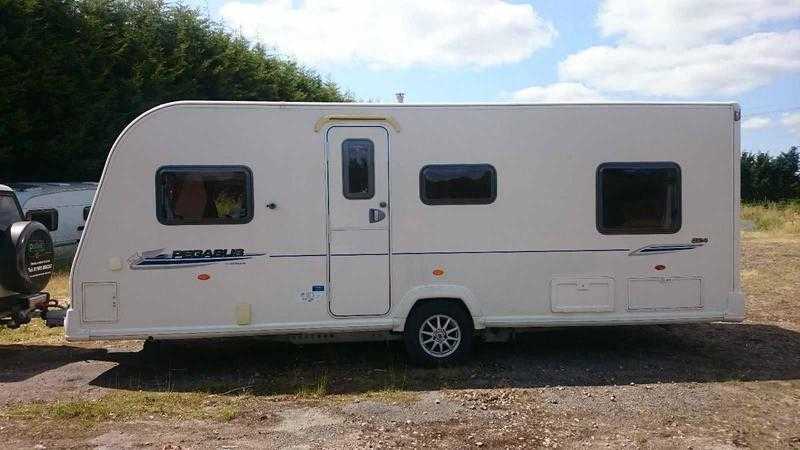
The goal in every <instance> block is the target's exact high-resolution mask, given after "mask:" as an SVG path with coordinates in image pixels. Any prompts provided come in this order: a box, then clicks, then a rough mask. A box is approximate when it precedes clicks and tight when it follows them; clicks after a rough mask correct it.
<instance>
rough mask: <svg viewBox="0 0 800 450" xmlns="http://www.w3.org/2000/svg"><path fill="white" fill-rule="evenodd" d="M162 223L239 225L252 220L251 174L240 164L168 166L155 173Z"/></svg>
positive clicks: (159, 218) (157, 205) (158, 210)
mask: <svg viewBox="0 0 800 450" xmlns="http://www.w3.org/2000/svg"><path fill="white" fill-rule="evenodd" d="M156 215H157V217H158V221H159V222H161V223H163V224H164V225H221V224H241V223H247V222H250V221H251V220H252V219H253V175H252V172H251V171H250V169H249V168H247V167H244V166H168V167H162V168H160V169H159V170H158V172H157V173H156Z"/></svg>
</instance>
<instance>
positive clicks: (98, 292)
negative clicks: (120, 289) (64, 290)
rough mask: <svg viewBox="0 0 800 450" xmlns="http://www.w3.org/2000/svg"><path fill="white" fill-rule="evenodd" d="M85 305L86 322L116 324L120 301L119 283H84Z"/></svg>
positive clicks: (83, 312) (82, 308) (83, 310)
mask: <svg viewBox="0 0 800 450" xmlns="http://www.w3.org/2000/svg"><path fill="white" fill-rule="evenodd" d="M81 287H82V288H83V304H82V305H81V306H82V307H81V311H82V319H83V321H84V322H116V321H117V317H118V314H117V311H118V308H119V299H118V298H117V283H105V282H104V283H83V284H82V285H81Z"/></svg>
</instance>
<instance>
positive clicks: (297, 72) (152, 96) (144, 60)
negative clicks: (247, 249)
mask: <svg viewBox="0 0 800 450" xmlns="http://www.w3.org/2000/svg"><path fill="white" fill-rule="evenodd" d="M0 87H1V88H2V89H1V90H0V92H2V95H0V118H1V119H0V180H3V181H19V180H97V179H98V177H99V175H100V171H101V170H102V167H103V164H104V162H105V158H106V154H107V152H108V149H109V148H110V146H111V144H112V143H113V142H114V139H115V138H116V137H117V135H118V134H119V133H120V131H122V129H123V128H124V127H125V125H126V124H127V123H128V122H130V121H131V120H132V119H133V118H135V117H136V116H137V115H139V114H141V113H142V112H144V111H146V110H147V109H149V108H151V107H153V106H155V105H158V104H160V103H165V102H169V101H174V100H186V99H193V100H285V101H323V102H327V101H349V100H350V95H349V94H348V93H346V92H342V91H341V90H340V89H339V88H338V87H337V86H336V85H335V84H333V83H332V82H329V81H324V80H323V79H321V78H320V77H319V76H318V75H317V74H315V73H313V72H311V71H309V70H307V69H305V68H303V67H301V66H299V65H298V64H297V63H295V62H293V61H290V60H287V59H285V58H281V57H279V56H275V55H271V54H269V53H268V52H267V51H266V50H265V49H264V48H263V47H261V46H258V45H255V46H254V45H252V44H251V43H250V42H248V41H247V40H245V39H243V38H241V37H238V36H234V35H232V34H231V33H229V32H226V31H225V30H224V29H223V28H222V27H221V26H220V25H219V24H216V23H214V22H212V21H210V20H208V19H207V18H205V17H203V15H202V14H200V13H199V12H198V11H196V10H193V9H190V8H187V7H184V6H175V5H171V4H167V3H165V2H163V1H159V0H135V1H133V0H131V1H123V0H0Z"/></svg>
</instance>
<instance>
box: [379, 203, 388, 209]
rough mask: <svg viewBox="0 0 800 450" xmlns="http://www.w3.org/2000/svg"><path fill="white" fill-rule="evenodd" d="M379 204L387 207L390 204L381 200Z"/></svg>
mask: <svg viewBox="0 0 800 450" xmlns="http://www.w3.org/2000/svg"><path fill="white" fill-rule="evenodd" d="M378 206H380V207H381V208H386V207H387V206H389V204H388V203H386V202H380V203H378Z"/></svg>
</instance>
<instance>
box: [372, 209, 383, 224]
mask: <svg viewBox="0 0 800 450" xmlns="http://www.w3.org/2000/svg"><path fill="white" fill-rule="evenodd" d="M385 218H386V213H385V212H383V211H381V210H380V209H375V208H370V209H369V223H375V222H380V221H381V220H383V219H385Z"/></svg>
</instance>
